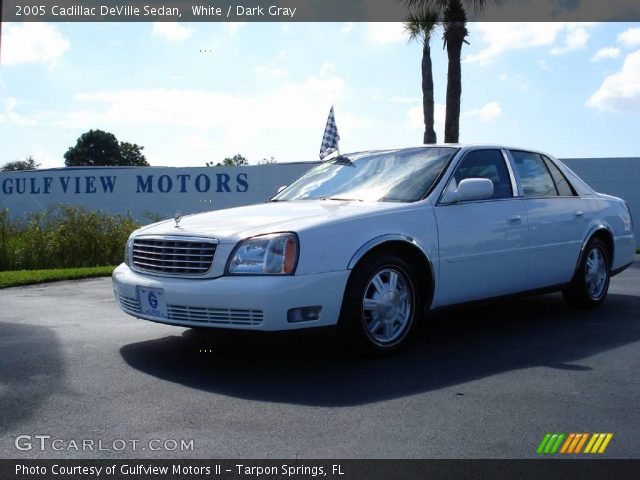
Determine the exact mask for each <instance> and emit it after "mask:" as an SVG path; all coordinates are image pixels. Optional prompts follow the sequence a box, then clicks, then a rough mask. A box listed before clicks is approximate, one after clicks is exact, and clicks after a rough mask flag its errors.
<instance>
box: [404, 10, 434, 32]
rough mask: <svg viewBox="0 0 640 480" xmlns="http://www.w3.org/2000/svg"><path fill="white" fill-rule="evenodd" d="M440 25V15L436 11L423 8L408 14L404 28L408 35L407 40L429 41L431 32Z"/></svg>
mask: <svg viewBox="0 0 640 480" xmlns="http://www.w3.org/2000/svg"><path fill="white" fill-rule="evenodd" d="M439 23H440V14H439V12H437V11H436V10H433V9H429V8H427V7H424V8H422V9H419V10H415V11H412V12H409V17H408V18H407V21H406V22H404V28H405V30H406V31H407V33H408V34H409V40H417V39H423V40H429V39H430V38H431V34H432V33H433V30H434V29H435V28H436V27H437V26H438V24H439Z"/></svg>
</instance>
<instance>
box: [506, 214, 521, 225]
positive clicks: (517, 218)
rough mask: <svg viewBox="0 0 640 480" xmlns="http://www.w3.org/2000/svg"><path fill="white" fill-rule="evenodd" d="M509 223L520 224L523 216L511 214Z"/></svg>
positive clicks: (508, 218) (508, 219)
mask: <svg viewBox="0 0 640 480" xmlns="http://www.w3.org/2000/svg"><path fill="white" fill-rule="evenodd" d="M507 222H508V223H509V225H520V224H521V223H522V217H521V216H520V215H511V216H510V217H507Z"/></svg>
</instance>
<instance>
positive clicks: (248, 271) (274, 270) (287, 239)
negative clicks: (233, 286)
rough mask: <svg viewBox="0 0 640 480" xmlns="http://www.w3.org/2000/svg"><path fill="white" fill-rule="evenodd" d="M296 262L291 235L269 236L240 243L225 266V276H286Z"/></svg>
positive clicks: (295, 251)
mask: <svg viewBox="0 0 640 480" xmlns="http://www.w3.org/2000/svg"><path fill="white" fill-rule="evenodd" d="M297 261H298V237H297V236H296V235H295V233H272V234H269V235H260V236H257V237H253V238H249V239H247V240H243V241H242V242H240V243H239V244H238V246H237V247H236V249H235V250H234V251H233V254H232V255H231V258H230V260H229V262H228V263H227V273H230V274H237V275H289V274H292V273H293V272H294V271H295V268H296V263H297Z"/></svg>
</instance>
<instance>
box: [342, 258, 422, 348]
mask: <svg viewBox="0 0 640 480" xmlns="http://www.w3.org/2000/svg"><path fill="white" fill-rule="evenodd" d="M421 305H422V301H421V296H420V291H419V288H418V281H417V275H416V273H415V271H414V268H413V267H412V266H411V265H409V264H408V263H407V262H406V261H405V260H404V259H403V258H402V257H399V256H396V255H392V254H383V255H380V256H379V257H377V258H376V257H370V258H368V259H366V260H365V261H363V262H362V263H361V264H359V265H358V266H357V267H356V269H355V270H354V271H353V273H352V274H351V277H350V278H349V282H348V284H347V288H346V291H345V297H344V300H343V304H342V311H341V314H340V321H339V322H338V327H339V333H340V334H341V336H342V338H343V339H344V340H346V341H347V342H348V343H349V344H350V345H352V346H354V347H355V348H356V349H357V350H359V351H363V352H365V353H374V354H384V353H387V352H391V351H394V350H396V349H398V348H399V347H400V346H401V345H402V344H403V343H404V341H405V340H406V338H407V337H408V336H409V333H410V331H411V329H412V327H413V325H414V323H415V319H416V316H417V312H420V311H421V310H420V309H421Z"/></svg>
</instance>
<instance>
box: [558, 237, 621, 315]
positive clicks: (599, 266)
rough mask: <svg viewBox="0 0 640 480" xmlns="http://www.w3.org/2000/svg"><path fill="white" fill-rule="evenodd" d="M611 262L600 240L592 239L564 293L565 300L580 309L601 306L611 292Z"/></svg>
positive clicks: (605, 247) (607, 251)
mask: <svg viewBox="0 0 640 480" xmlns="http://www.w3.org/2000/svg"><path fill="white" fill-rule="evenodd" d="M610 279H611V260H610V259H609V250H608V249H607V246H606V245H605V244H604V243H603V242H602V240H600V239H599V238H594V239H592V240H591V241H590V242H589V243H588V244H587V248H585V251H584V255H583V256H582V259H581V261H580V265H579V266H578V270H577V271H576V273H575V275H574V277H573V280H572V281H571V286H570V287H569V288H568V289H567V290H564V291H563V292H562V294H563V295H564V298H565V300H566V301H567V302H568V303H569V304H570V305H572V306H574V307H578V308H593V307H597V306H598V305H600V304H601V303H602V302H603V301H604V299H605V297H606V296H607V292H608V290H609V280H610Z"/></svg>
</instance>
